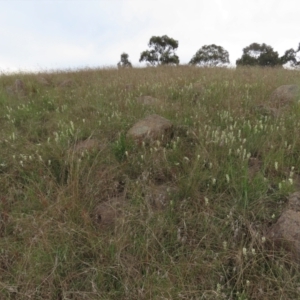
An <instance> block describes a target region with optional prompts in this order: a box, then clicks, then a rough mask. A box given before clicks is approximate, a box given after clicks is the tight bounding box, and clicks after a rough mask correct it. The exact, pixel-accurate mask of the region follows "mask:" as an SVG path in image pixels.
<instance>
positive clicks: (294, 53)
mask: <svg viewBox="0 0 300 300" xmlns="http://www.w3.org/2000/svg"><path fill="white" fill-rule="evenodd" d="M298 53H299V54H300V43H299V45H298V48H297V49H296V50H294V49H292V48H291V49H289V50H286V51H285V53H284V55H283V56H282V57H281V61H282V64H286V63H290V65H291V66H292V67H294V68H299V67H300V55H299V54H298Z"/></svg>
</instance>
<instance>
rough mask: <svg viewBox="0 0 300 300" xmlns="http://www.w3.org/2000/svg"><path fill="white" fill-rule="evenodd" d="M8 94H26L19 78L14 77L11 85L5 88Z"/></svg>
mask: <svg viewBox="0 0 300 300" xmlns="http://www.w3.org/2000/svg"><path fill="white" fill-rule="evenodd" d="M6 91H7V93H8V94H10V95H17V96H26V94H27V91H26V87H25V84H24V82H23V81H22V80H21V79H16V81H15V82H14V84H13V85H12V86H9V87H7V88H6Z"/></svg>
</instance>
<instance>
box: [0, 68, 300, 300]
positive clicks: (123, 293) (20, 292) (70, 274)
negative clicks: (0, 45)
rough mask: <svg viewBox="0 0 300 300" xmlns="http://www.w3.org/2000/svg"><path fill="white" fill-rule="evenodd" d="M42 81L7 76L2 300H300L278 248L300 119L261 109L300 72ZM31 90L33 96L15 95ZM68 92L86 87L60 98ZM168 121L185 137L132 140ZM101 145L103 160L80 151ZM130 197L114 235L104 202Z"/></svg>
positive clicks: (294, 271) (139, 73)
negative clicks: (148, 100)
mask: <svg viewBox="0 0 300 300" xmlns="http://www.w3.org/2000/svg"><path fill="white" fill-rule="evenodd" d="M37 76H38V75H35V74H15V75H5V76H4V75H3V76H1V77H0V111H1V115H0V299H236V300H242V299H248V300H249V299H300V285H299V282H300V270H299V266H298V265H297V264H296V263H295V262H294V261H293V260H292V259H291V257H290V256H289V253H288V252H284V250H280V249H275V248H273V247H272V245H271V244H270V243H269V242H268V241H266V242H264V238H265V233H266V230H267V228H268V227H269V226H271V224H273V223H275V222H276V220H277V219H278V217H279V216H280V213H281V212H282V210H283V209H284V207H285V204H286V198H287V196H288V195H289V193H291V192H293V191H294V190H295V189H296V187H295V186H294V185H293V184H291V183H290V180H289V179H290V178H293V176H292V174H290V173H291V172H294V173H295V174H297V173H299V170H300V156H299V153H300V136H299V130H300V122H299V116H300V115H299V113H300V112H299V109H298V108H297V107H292V108H291V109H290V110H287V111H286V112H285V113H284V114H283V115H281V116H280V117H279V118H273V117H272V116H263V115H260V114H259V113H257V111H255V109H253V108H255V107H256V106H258V105H263V104H264V103H266V102H267V101H268V98H269V96H270V94H271V93H272V91H273V90H274V89H275V88H277V87H278V86H280V85H284V84H299V83H300V73H299V72H297V71H291V70H284V69H268V68H264V69H260V68H245V69H242V68H238V69H236V70H232V69H221V68H194V67H184V66H181V67H176V68H175V67H170V68H168V67H159V68H145V69H130V70H127V69H124V70H113V69H99V70H80V71H77V72H61V73H51V74H39V76H43V77H45V78H47V79H48V80H49V81H50V82H51V86H43V85H42V84H41V83H39V82H38V81H37ZM17 78H20V79H22V80H23V81H24V83H25V85H26V87H27V92H28V94H27V96H26V97H23V98H20V97H18V96H17V95H16V96H13V95H9V94H7V93H6V91H5V89H6V87H7V86H9V85H12V84H13V82H14V80H15V79H17ZM65 79H71V80H73V81H74V83H75V84H74V85H73V86H72V87H65V88H58V87H57V86H58V83H59V82H61V81H63V80H65ZM199 86H201V87H202V89H200V90H199ZM141 95H150V96H153V97H156V98H158V99H160V100H162V102H163V104H162V105H160V106H155V107H154V106H153V107H151V106H143V105H142V104H139V103H137V101H136V98H137V97H139V96H141ZM153 113H157V114H159V115H161V116H163V117H165V118H168V119H169V120H170V121H171V122H172V123H173V124H174V126H175V129H174V137H173V138H172V140H170V141H169V143H168V144H166V145H163V146H162V145H161V144H160V143H158V142H157V143H154V145H145V146H143V145H140V146H136V145H135V144H134V143H133V142H132V141H131V140H128V139H127V138H126V132H127V131H128V130H129V129H130V127H131V126H132V125H133V124H134V123H135V122H136V121H138V120H140V119H141V118H144V117H146V116H148V115H150V114H153ZM87 138H90V139H93V140H97V141H99V144H100V146H99V149H96V150H95V151H89V152H83V153H77V152H76V150H75V146H76V144H77V143H78V142H80V141H83V140H85V139H87ZM251 160H252V161H254V160H256V161H258V162H259V164H260V167H259V168H258V169H257V170H256V171H255V172H254V173H253V172H251V164H250V161H251ZM162 186H165V187H166V189H167V188H169V189H170V192H169V195H168V197H169V202H168V203H167V205H165V207H164V208H162V209H155V208H153V207H152V206H151V204H149V201H148V200H147V191H149V190H151V189H153V190H155V188H157V187H162ZM118 197H119V198H120V197H121V198H122V199H123V201H124V203H125V204H126V206H125V209H124V210H123V213H122V215H121V216H120V218H119V219H118V220H117V221H116V222H115V224H114V225H112V226H108V227H104V226H101V225H99V224H98V223H97V222H96V221H95V219H94V210H95V208H96V207H97V205H99V204H100V203H104V202H106V201H109V200H112V199H115V198H118Z"/></svg>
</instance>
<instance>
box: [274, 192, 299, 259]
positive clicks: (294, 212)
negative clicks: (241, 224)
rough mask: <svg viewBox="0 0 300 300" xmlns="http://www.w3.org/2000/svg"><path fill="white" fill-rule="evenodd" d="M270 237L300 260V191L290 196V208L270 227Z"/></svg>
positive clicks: (276, 244)
mask: <svg viewBox="0 0 300 300" xmlns="http://www.w3.org/2000/svg"><path fill="white" fill-rule="evenodd" d="M268 237H269V238H270V240H271V241H272V242H273V243H274V244H275V246H279V247H283V248H284V249H285V250H287V251H289V252H291V254H292V257H293V258H294V259H295V260H297V261H298V262H300V192H299V191H298V192H295V193H293V194H291V195H290V196H289V198H288V208H287V210H286V211H284V212H283V213H282V214H281V216H280V218H279V219H278V221H277V222H276V223H275V224H274V225H273V226H272V227H271V228H270V230H269V233H268Z"/></svg>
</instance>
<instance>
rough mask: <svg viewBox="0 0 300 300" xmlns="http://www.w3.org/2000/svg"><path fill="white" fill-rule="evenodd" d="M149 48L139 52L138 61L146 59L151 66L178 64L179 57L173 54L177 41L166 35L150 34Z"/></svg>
mask: <svg viewBox="0 0 300 300" xmlns="http://www.w3.org/2000/svg"><path fill="white" fill-rule="evenodd" d="M148 46H149V48H150V50H145V51H143V52H142V53H141V56H140V60H139V61H140V62H142V61H146V62H148V63H150V65H152V66H156V65H178V64H179V57H178V56H177V55H176V54H175V51H176V50H177V48H178V41H176V40H174V39H173V38H170V37H168V36H167V35H163V36H152V37H151V39H150V41H149V44H148Z"/></svg>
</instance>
